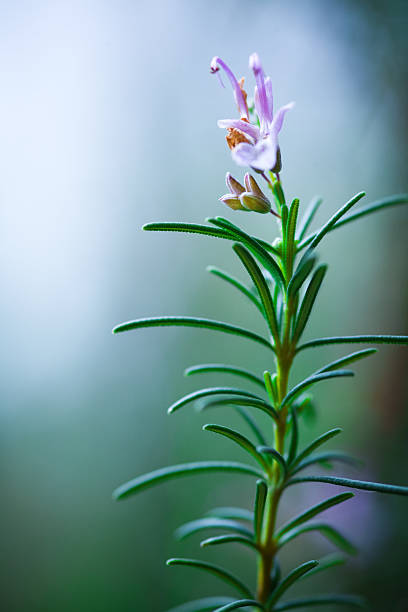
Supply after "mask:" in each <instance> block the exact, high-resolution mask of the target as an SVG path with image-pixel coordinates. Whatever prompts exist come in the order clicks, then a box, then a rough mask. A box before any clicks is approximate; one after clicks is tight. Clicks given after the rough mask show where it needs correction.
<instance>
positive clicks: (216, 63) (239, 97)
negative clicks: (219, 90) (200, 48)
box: [210, 56, 249, 119]
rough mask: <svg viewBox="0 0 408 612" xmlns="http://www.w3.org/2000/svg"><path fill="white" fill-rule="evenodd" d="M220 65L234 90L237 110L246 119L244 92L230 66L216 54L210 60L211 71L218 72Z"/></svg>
mask: <svg viewBox="0 0 408 612" xmlns="http://www.w3.org/2000/svg"><path fill="white" fill-rule="evenodd" d="M220 67H221V68H222V69H223V70H224V72H225V74H226V75H227V77H228V78H229V80H230V83H231V85H232V89H233V92H234V97H235V101H236V103H237V106H238V111H239V113H240V115H241V117H245V118H246V119H249V113H248V106H247V103H246V100H245V97H244V94H243V93H242V90H241V88H240V86H239V83H238V81H237V79H236V76H235V74H234V73H233V72H232V70H231V68H230V67H229V66H227V64H226V63H225V62H224V61H223V60H222V59H221V58H220V57H217V56H215V57H213V59H212V60H211V65H210V70H211V73H212V74H216V73H217V72H219V69H220ZM218 76H219V75H218ZM221 83H222V81H221Z"/></svg>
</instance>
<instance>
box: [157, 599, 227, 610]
mask: <svg viewBox="0 0 408 612" xmlns="http://www.w3.org/2000/svg"><path fill="white" fill-rule="evenodd" d="M232 601H234V599H233V598H232V597H204V598H203V599H196V600H195V601H189V602H187V603H185V604H182V605H181V606H176V607H175V608H172V609H171V610H167V612H213V610H214V609H215V608H216V607H217V606H225V605H226V604H227V603H231V602H232Z"/></svg>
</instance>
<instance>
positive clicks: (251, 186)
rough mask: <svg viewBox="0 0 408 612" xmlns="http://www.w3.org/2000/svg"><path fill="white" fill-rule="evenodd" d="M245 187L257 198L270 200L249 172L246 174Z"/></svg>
mask: <svg viewBox="0 0 408 612" xmlns="http://www.w3.org/2000/svg"><path fill="white" fill-rule="evenodd" d="M244 181H245V187H246V190H247V191H249V192H250V193H253V194H255V195H256V196H258V197H259V198H264V199H266V200H267V199H268V198H267V197H266V196H265V194H264V193H263V191H262V189H261V188H260V187H259V185H258V183H257V182H256V180H255V179H254V177H253V176H251V175H250V174H249V172H247V173H246V174H245V178H244Z"/></svg>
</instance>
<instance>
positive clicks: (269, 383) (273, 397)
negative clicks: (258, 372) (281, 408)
mask: <svg viewBox="0 0 408 612" xmlns="http://www.w3.org/2000/svg"><path fill="white" fill-rule="evenodd" d="M276 378H277V375H276V374H273V376H271V373H270V372H268V370H265V372H264V382H265V388H266V391H267V393H268V397H269V400H270V401H271V402H273V403H274V404H277V403H278V395H277V392H276V384H274V381H275V380H276Z"/></svg>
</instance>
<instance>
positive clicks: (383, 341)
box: [297, 334, 408, 351]
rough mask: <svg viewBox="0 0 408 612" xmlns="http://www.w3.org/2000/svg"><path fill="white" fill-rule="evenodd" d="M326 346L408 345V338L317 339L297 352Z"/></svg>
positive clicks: (370, 336)
mask: <svg viewBox="0 0 408 612" xmlns="http://www.w3.org/2000/svg"><path fill="white" fill-rule="evenodd" d="M325 344H403V345H407V344H408V336H390V335H385V334H377V335H363V336H333V337H331V338H316V340H309V342H305V343H304V344H301V345H300V346H298V348H297V351H302V350H303V349H306V348H312V347H315V346H323V345H325Z"/></svg>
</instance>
